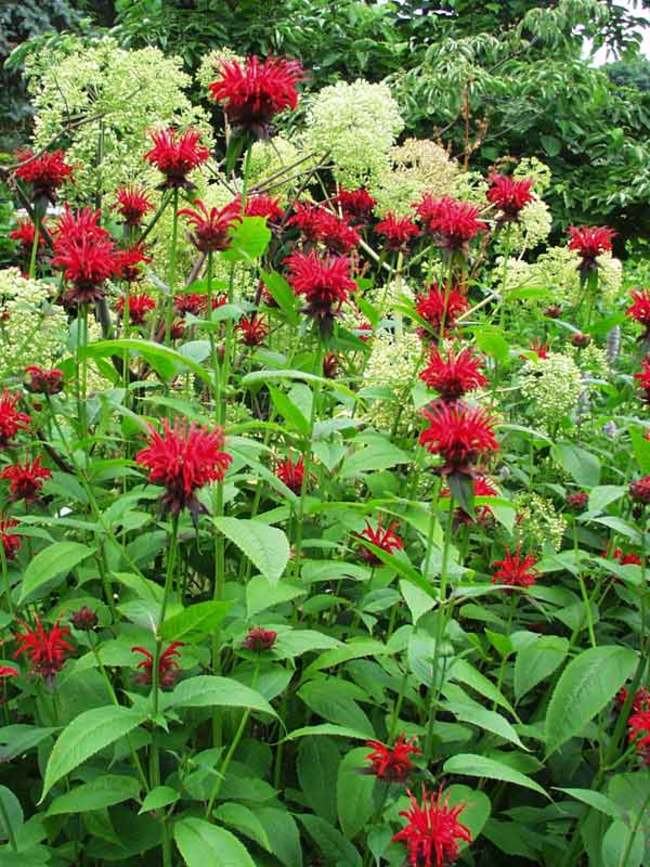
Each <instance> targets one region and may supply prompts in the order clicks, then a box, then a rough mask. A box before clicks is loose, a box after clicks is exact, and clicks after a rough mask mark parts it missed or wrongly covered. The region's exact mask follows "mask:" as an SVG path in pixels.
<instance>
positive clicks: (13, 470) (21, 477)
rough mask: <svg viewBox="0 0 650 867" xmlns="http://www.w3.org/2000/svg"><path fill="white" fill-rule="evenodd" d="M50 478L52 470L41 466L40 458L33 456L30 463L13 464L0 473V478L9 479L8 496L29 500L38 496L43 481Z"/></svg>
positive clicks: (14, 498) (13, 498)
mask: <svg viewBox="0 0 650 867" xmlns="http://www.w3.org/2000/svg"><path fill="white" fill-rule="evenodd" d="M50 478H52V471H51V470H48V468H47V467H44V466H42V464H41V459H40V458H35V459H34V460H33V461H32V462H31V463H30V462H29V461H25V463H24V464H13V465H12V466H10V467H5V469H4V470H3V471H2V472H1V473H0V479H8V480H9V496H10V497H11V499H12V500H23V499H24V500H27V502H31V501H32V500H35V499H36V497H38V495H39V493H40V490H41V488H42V487H43V482H44V481H45V480H46V479H50Z"/></svg>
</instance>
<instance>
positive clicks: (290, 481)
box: [275, 457, 305, 494]
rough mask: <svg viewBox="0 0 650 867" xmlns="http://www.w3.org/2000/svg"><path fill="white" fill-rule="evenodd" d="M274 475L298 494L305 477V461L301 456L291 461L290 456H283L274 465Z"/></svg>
mask: <svg viewBox="0 0 650 867" xmlns="http://www.w3.org/2000/svg"><path fill="white" fill-rule="evenodd" d="M275 475H276V476H277V478H278V479H280V481H281V482H282V483H283V484H284V485H286V486H287V487H288V488H289V490H290V491H293V493H294V494H299V493H300V492H301V491H302V486H303V482H304V478H305V462H304V460H303V458H302V457H299V458H297V459H296V460H295V461H292V460H291V458H284V460H282V461H278V462H277V464H276V467H275Z"/></svg>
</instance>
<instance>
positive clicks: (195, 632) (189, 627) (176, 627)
mask: <svg viewBox="0 0 650 867" xmlns="http://www.w3.org/2000/svg"><path fill="white" fill-rule="evenodd" d="M230 606H231V603H230V602H197V603H195V604H194V605H192V606H191V607H190V608H186V609H185V610H184V611H180V612H179V613H178V614H175V615H174V616H173V617H168V618H167V620H165V622H164V623H163V624H162V626H161V627H160V635H161V638H164V639H165V641H182V642H183V643H184V644H197V643H198V642H199V641H201V640H202V639H203V638H205V637H206V636H207V635H211V634H212V633H213V632H214V631H215V629H217V627H218V626H219V624H220V623H221V621H222V620H223V618H224V617H225V616H226V614H227V613H228V611H229V610H230Z"/></svg>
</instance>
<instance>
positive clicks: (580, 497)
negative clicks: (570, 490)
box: [566, 491, 589, 512]
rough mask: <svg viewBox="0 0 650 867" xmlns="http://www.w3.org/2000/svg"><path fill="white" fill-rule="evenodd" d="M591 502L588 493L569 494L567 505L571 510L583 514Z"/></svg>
mask: <svg viewBox="0 0 650 867" xmlns="http://www.w3.org/2000/svg"><path fill="white" fill-rule="evenodd" d="M588 502H589V494H588V493H587V492H586V491H576V492H575V493H574V494H567V498H566V504H567V506H568V507H569V508H570V509H576V510H577V511H579V512H581V511H582V510H583V509H584V507H585V506H586V505H587V503H588Z"/></svg>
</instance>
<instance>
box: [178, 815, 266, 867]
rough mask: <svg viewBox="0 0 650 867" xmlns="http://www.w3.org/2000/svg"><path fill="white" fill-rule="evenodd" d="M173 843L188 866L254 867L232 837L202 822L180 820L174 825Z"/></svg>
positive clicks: (214, 826)
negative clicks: (174, 842)
mask: <svg viewBox="0 0 650 867" xmlns="http://www.w3.org/2000/svg"><path fill="white" fill-rule="evenodd" d="M174 840H175V841H176V845H177V846H178V851H179V852H180V853H181V855H182V856H183V860H184V861H185V863H186V864H187V867H255V862H254V861H253V859H252V858H251V856H250V855H249V854H248V852H247V850H246V848H245V846H244V845H243V843H240V841H239V840H238V839H237V838H236V837H235V835H234V834H231V833H230V831H226V829H225V828H219V827H217V826H216V825H210V823H209V822H206V821H204V820H203V819H195V818H192V817H187V818H185V819H181V820H180V821H179V822H177V823H176V824H175V825H174Z"/></svg>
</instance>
